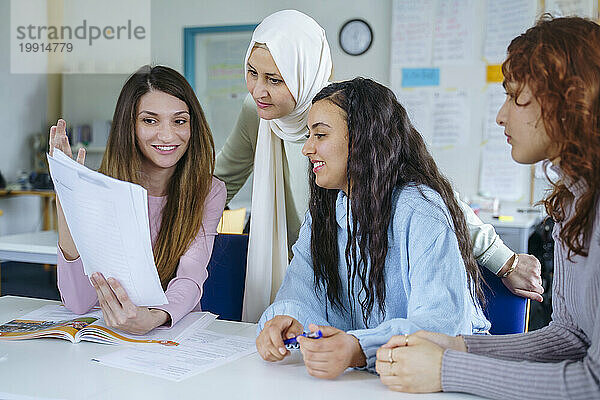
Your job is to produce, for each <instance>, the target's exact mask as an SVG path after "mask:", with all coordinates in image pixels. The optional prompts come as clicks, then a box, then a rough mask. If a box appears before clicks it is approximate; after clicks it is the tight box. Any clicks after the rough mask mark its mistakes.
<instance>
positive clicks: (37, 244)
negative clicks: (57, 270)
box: [0, 230, 58, 264]
mask: <svg viewBox="0 0 600 400" xmlns="http://www.w3.org/2000/svg"><path fill="white" fill-rule="evenodd" d="M57 242H58V232H56V231H52V230H51V231H41V232H33V233H21V234H18V235H6V236H0V261H18V262H27V263H38V264H56V243H57Z"/></svg>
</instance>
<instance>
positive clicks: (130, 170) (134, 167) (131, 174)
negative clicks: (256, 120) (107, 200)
mask: <svg viewBox="0 0 600 400" xmlns="http://www.w3.org/2000/svg"><path fill="white" fill-rule="evenodd" d="M152 90H157V91H161V92H164V93H167V94H170V95H171V96H174V97H177V98H178V99H180V100H181V101H183V102H185V104H186V105H187V106H188V110H189V113H190V140H189V144H188V148H187V150H186V152H185V154H184V155H183V156H182V157H181V159H180V160H179V161H178V163H177V166H176V168H175V171H174V173H173V175H172V176H171V179H170V181H169V183H168V185H167V201H166V204H165V206H164V208H163V211H162V220H161V225H160V230H159V232H158V236H157V238H156V242H155V243H154V247H153V252H154V261H155V263H156V268H157V269H158V276H159V277H160V281H161V284H162V286H163V288H166V286H167V284H168V283H169V281H170V280H171V278H172V277H173V276H174V275H175V271H176V270H177V266H178V264H179V259H180V258H181V256H182V255H183V254H184V253H185V252H186V251H187V249H188V247H189V246H190V244H191V243H192V241H193V240H194V238H195V237H196V235H197V234H198V232H199V231H200V229H203V227H202V217H203V214H204V200H205V199H206V197H207V196H208V194H209V192H210V189H211V185H212V174H213V171H214V165H215V147H214V143H213V139H212V134H211V132H210V128H209V127H208V123H207V122H206V118H205V117H204V112H203V111H202V107H201V106H200V103H199V102H198V99H197V98H196V95H195V94H194V90H193V89H192V88H191V86H190V85H189V83H188V82H187V81H186V80H185V78H184V77H183V76H182V75H181V74H179V73H178V72H177V71H175V70H173V69H171V68H168V67H164V66H155V67H150V66H148V65H146V66H143V67H142V68H140V69H139V70H138V71H136V72H135V73H134V74H133V75H131V76H130V77H129V79H128V80H127V82H126V83H125V85H124V86H123V89H121V94H120V95H119V99H118V100H117V105H116V107H115V113H114V116H113V123H112V127H111V130H110V135H109V137H108V143H107V145H106V152H105V153H104V158H103V159H102V164H101V166H100V169H99V171H100V172H102V173H103V174H106V175H109V176H112V177H113V178H116V179H120V180H123V181H129V182H133V183H136V184H141V185H142V186H143V185H144V179H143V177H142V175H141V165H142V159H143V157H144V156H143V154H142V152H141V151H140V149H139V147H138V145H137V142H136V135H135V128H136V125H135V124H136V120H137V113H138V106H139V102H140V98H141V97H142V96H143V95H145V94H146V93H148V92H150V91H152Z"/></svg>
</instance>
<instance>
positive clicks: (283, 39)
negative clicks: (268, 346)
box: [242, 10, 332, 322]
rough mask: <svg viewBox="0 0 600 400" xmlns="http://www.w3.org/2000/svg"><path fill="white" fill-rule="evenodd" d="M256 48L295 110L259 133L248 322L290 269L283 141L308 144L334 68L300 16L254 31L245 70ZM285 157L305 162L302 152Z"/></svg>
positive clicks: (282, 15) (321, 39) (320, 39)
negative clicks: (311, 114)
mask: <svg viewBox="0 0 600 400" xmlns="http://www.w3.org/2000/svg"><path fill="white" fill-rule="evenodd" d="M255 43H264V44H266V46H267V47H268V49H269V51H270V53H271V56H272V57H273V60H274V61H275V64H276V65H277V68H278V69H279V72H281V75H282V78H283V80H284V81H285V84H286V85H287V87H288V89H289V90H290V93H291V94H292V96H293V97H294V100H295V101H296V107H295V108H294V110H293V111H292V112H291V113H290V114H288V115H286V116H284V117H282V118H278V119H273V120H269V121H267V120H264V119H261V120H260V124H259V128H258V139H257V143H256V153H255V155H254V183H253V186H252V218H251V220H250V239H249V245H248V266H247V269H246V288H245V292H244V309H243V313H242V319H243V320H244V321H250V322H256V321H257V320H258V319H259V318H260V316H261V315H262V313H263V311H264V310H265V309H266V308H267V307H268V306H269V304H271V302H272V301H273V300H274V298H275V295H276V294H277V290H278V289H279V286H280V285H281V282H282V280H283V276H284V275H285V269H286V268H287V265H288V243H287V226H286V207H285V194H284V183H283V159H282V157H283V155H282V152H283V142H282V141H283V140H285V141H290V142H301V141H302V140H304V139H305V135H306V133H307V132H308V129H307V126H306V122H307V117H308V111H309V109H310V105H311V101H312V98H313V97H314V96H315V95H316V94H317V93H318V92H319V91H320V90H321V89H322V88H323V87H325V86H326V85H327V82H328V79H329V77H330V75H331V68H332V63H331V54H330V51H329V44H328V43H327V39H326V38H325V31H324V30H323V28H321V26H319V24H317V22H316V21H315V20H313V19H312V18H310V17H309V16H307V15H305V14H302V13H301V12H299V11H295V10H283V11H278V12H276V13H274V14H271V15H269V16H268V17H267V18H265V19H264V20H263V21H262V22H261V23H260V25H258V26H257V27H256V29H255V30H254V33H253V35H252V40H251V41H250V46H249V47H248V51H247V52H246V60H245V62H244V68H245V69H247V67H246V66H247V63H248V58H249V57H250V53H251V52H252V49H253V48H254V45H255ZM246 75H247V71H246ZM286 155H287V157H288V158H291V157H301V158H304V156H303V155H302V154H300V152H298V154H286Z"/></svg>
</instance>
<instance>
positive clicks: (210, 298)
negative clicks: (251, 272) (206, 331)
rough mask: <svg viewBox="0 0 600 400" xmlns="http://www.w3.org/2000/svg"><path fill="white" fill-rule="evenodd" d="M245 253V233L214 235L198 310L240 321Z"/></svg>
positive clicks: (246, 240)
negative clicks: (206, 276) (200, 307)
mask: <svg viewBox="0 0 600 400" xmlns="http://www.w3.org/2000/svg"><path fill="white" fill-rule="evenodd" d="M247 253H248V235H234V234H219V235H217V236H216V238H215V243H214V245H213V252H212V256H211V258H210V262H209V263H208V278H207V279H206V281H205V282H204V287H203V290H202V299H201V300H200V304H201V306H202V310H204V311H210V312H212V313H215V314H218V315H219V318H220V319H226V320H230V321H241V319H242V303H243V301H244V285H245V281H246V255H247Z"/></svg>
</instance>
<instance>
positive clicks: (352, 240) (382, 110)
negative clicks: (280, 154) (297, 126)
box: [309, 78, 483, 325]
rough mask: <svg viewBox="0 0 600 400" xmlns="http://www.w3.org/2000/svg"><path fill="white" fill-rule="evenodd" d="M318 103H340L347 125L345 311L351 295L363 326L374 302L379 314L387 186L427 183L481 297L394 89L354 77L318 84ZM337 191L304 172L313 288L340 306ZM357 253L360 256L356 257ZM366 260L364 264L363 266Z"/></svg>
mask: <svg viewBox="0 0 600 400" xmlns="http://www.w3.org/2000/svg"><path fill="white" fill-rule="evenodd" d="M322 100H327V101H331V102H332V103H333V104H335V105H336V106H338V107H339V108H341V109H342V110H343V111H344V112H345V114H346V121H347V125H348V164H347V182H348V187H349V188H351V189H350V192H351V193H350V196H348V197H347V199H348V200H347V203H346V207H347V210H348V213H347V215H350V214H351V215H352V222H350V221H349V220H347V229H348V242H347V245H346V249H345V258H346V260H345V261H346V265H347V267H348V268H347V270H348V276H347V280H348V293H347V296H348V299H349V300H350V303H351V307H350V310H349V311H350V313H353V309H354V307H353V306H352V305H353V304H356V301H357V298H356V297H358V299H359V300H358V301H359V302H360V305H361V309H362V313H363V315H362V316H363V321H364V323H365V325H367V323H368V319H369V315H370V314H371V312H372V310H373V306H374V304H375V301H377V303H378V305H379V310H380V311H381V313H382V314H383V315H385V309H384V304H385V298H386V289H385V280H384V278H385V268H384V267H385V258H386V255H387V251H388V227H389V224H390V220H391V214H392V206H393V204H392V194H393V192H394V189H396V188H398V189H402V188H404V187H406V186H407V185H425V186H428V187H430V188H432V189H433V190H435V191H436V192H438V193H439V194H440V196H441V197H442V199H443V200H444V203H445V205H446V207H447V208H448V210H449V211H450V215H451V217H452V221H449V222H450V223H451V226H453V227H454V230H455V233H456V237H457V239H458V245H459V248H460V252H461V254H462V258H463V261H464V265H465V267H466V271H467V274H468V276H469V278H470V279H469V287H471V288H472V289H474V292H475V293H476V295H477V297H478V298H479V299H481V300H483V295H482V290H481V277H480V271H479V269H478V266H477V264H476V262H475V259H474V258H473V255H472V249H471V241H470V237H469V233H468V230H467V225H466V222H465V219H464V215H463V213H462V211H461V209H460V207H459V205H458V203H457V201H456V199H455V197H454V192H453V190H452V186H451V185H450V183H449V182H448V180H447V179H446V178H444V176H442V174H441V173H440V171H439V170H438V168H437V166H436V164H435V161H434V160H433V158H432V157H431V155H430V154H429V152H428V151H427V147H426V145H425V143H424V141H423V138H422V137H421V135H420V134H419V132H417V130H416V129H415V128H414V127H413V126H412V125H411V123H410V120H409V118H408V115H407V113H406V110H405V109H404V107H402V105H400V103H398V101H397V100H396V97H395V95H394V93H392V91H391V90H389V89H388V88H386V87H385V86H382V85H380V84H378V83H376V82H374V81H372V80H370V79H365V78H355V79H352V80H350V81H345V82H340V83H334V84H331V85H329V86H327V87H325V88H324V89H322V90H321V91H320V92H319V93H318V94H317V95H316V97H315V98H314V99H313V104H314V103H316V102H318V101H322ZM351 183H353V184H352V185H351ZM337 193H338V191H337V190H332V189H325V188H321V187H319V186H318V185H317V184H316V181H315V174H312V173H311V174H310V204H309V210H310V214H311V217H312V222H313V223H312V233H311V253H312V261H313V268H314V276H315V278H314V279H315V290H316V288H318V287H319V286H321V287H323V288H324V289H326V291H327V298H328V300H329V302H330V303H331V304H332V305H333V306H334V307H336V306H337V307H339V308H340V309H343V306H342V293H341V287H342V285H341V277H340V276H339V273H338V262H339V259H338V243H337V222H336V218H335V203H336V199H337ZM421 194H423V193H421ZM423 197H424V198H426V197H425V196H424V195H423ZM350 223H352V226H350ZM357 251H358V253H360V257H357ZM369 264H370V269H369V268H367V265H369ZM357 276H358V278H359V280H360V284H361V290H360V293H359V294H358V296H355V295H354V294H353V293H352V289H351V288H353V287H354V282H355V279H356V277H357ZM473 285H474V286H473ZM472 292H473V290H472ZM352 320H354V318H352Z"/></svg>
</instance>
